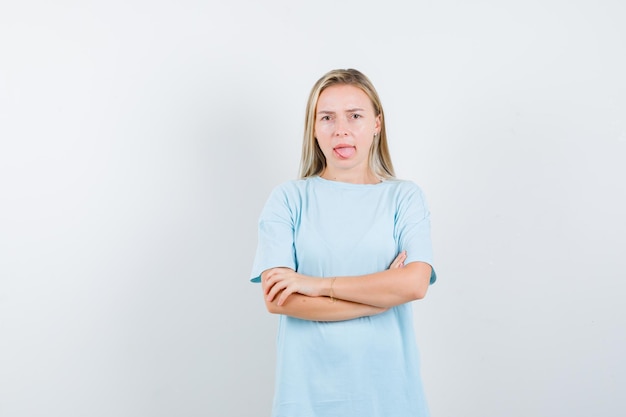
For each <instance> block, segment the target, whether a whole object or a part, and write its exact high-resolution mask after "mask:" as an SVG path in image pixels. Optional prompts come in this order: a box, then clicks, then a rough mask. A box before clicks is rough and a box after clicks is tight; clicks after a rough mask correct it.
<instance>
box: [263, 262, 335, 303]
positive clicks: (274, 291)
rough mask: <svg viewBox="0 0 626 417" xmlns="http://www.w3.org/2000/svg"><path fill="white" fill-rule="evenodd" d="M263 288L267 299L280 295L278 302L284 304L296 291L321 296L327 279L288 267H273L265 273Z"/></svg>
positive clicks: (271, 299)
mask: <svg viewBox="0 0 626 417" xmlns="http://www.w3.org/2000/svg"><path fill="white" fill-rule="evenodd" d="M264 275H265V277H263V289H264V292H265V298H266V300H267V301H269V302H272V301H273V300H274V298H276V296H278V299H277V302H276V304H277V305H279V306H282V305H283V304H284V303H285V300H287V298H288V297H289V296H290V295H291V294H294V293H298V294H302V295H307V296H309V297H319V296H321V295H322V289H323V285H324V284H325V283H326V280H324V279H320V278H314V277H309V276H306V275H302V274H299V273H297V272H295V271H294V270H292V269H288V268H272V269H270V270H269V271H267V273H266V274H264Z"/></svg>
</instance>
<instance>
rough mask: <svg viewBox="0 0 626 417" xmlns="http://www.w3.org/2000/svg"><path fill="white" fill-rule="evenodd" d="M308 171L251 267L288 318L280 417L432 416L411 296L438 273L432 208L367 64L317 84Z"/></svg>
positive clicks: (276, 197)
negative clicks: (402, 165) (395, 150)
mask: <svg viewBox="0 0 626 417" xmlns="http://www.w3.org/2000/svg"><path fill="white" fill-rule="evenodd" d="M300 177H301V178H300V179H299V180H295V181H290V182H286V183H284V184H282V185H280V186H278V187H277V188H275V189H274V191H273V192H272V193H271V195H270V197H269V199H268V201H267V203H266V205H265V207H264V209H263V211H262V213H261V216H260V219H259V241H258V248H257V253H256V258H255V261H254V266H253V270H252V277H253V278H252V281H254V282H261V283H262V288H263V296H264V298H265V303H266V305H267V309H268V311H269V312H271V313H275V314H279V315H280V324H279V329H278V340H277V344H278V355H277V369H276V386H275V396H274V404H273V416H274V417H326V416H338V417H370V416H371V417H374V416H376V417H416V416H420V417H421V416H427V415H428V409H427V406H426V402H425V399H424V394H423V390H422V384H421V379H420V367H419V358H418V351H417V345H416V342H415V335H414V331H413V320H412V310H411V304H410V302H411V301H413V300H418V299H421V298H423V297H424V296H425V295H426V291H427V289H428V286H429V284H432V283H434V282H435V279H436V275H435V272H434V270H433V268H432V267H431V265H432V248H431V242H430V220H429V211H428V208H427V206H426V202H425V199H424V196H423V194H422V191H421V190H420V188H419V187H418V186H417V185H415V184H414V183H412V182H409V181H403V180H398V179H396V178H394V171H393V166H392V163H391V159H390V156H389V151H388V147H387V136H386V132H385V119H384V113H383V109H382V106H381V103H380V99H379V98H378V94H377V92H376V90H375V89H374V87H373V85H372V83H371V82H370V81H369V79H368V78H367V77H365V76H364V75H363V74H362V73H360V72H359V71H356V70H353V69H349V70H334V71H330V72H329V73H327V74H326V75H324V76H323V77H322V78H321V79H320V80H319V81H318V82H317V83H316V84H315V85H314V86H313V89H312V91H311V94H310V96H309V101H308V105H307V110H306V121H305V132H304V142H303V146H302V160H301V172H300Z"/></svg>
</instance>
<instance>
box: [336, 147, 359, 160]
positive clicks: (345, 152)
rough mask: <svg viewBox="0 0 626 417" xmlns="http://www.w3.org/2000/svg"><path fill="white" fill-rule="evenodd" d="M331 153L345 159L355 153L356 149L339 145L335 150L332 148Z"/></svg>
mask: <svg viewBox="0 0 626 417" xmlns="http://www.w3.org/2000/svg"><path fill="white" fill-rule="evenodd" d="M333 151H335V154H337V155H338V156H339V157H340V158H342V159H347V158H350V157H351V156H352V155H354V154H355V153H356V147H355V146H350V145H339V146H337V147H336V148H333Z"/></svg>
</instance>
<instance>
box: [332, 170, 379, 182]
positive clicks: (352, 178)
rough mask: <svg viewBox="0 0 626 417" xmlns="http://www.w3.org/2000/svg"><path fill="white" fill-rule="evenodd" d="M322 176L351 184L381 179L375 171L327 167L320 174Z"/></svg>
mask: <svg viewBox="0 0 626 417" xmlns="http://www.w3.org/2000/svg"><path fill="white" fill-rule="evenodd" d="M320 177H322V178H324V179H325V180H330V181H339V182H347V183H351V184H378V183H379V182H381V179H380V178H379V177H377V176H376V175H375V174H374V173H373V172H371V171H370V170H367V171H365V172H354V171H344V172H342V171H339V172H337V171H331V170H329V169H328V167H326V169H324V171H322V173H321V174H320Z"/></svg>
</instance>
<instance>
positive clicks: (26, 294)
mask: <svg viewBox="0 0 626 417" xmlns="http://www.w3.org/2000/svg"><path fill="white" fill-rule="evenodd" d="M52 3H54V4H52ZM625 18H626V5H625V3H623V2H622V1H621V0H615V1H609V0H599V1H557V0H543V1H537V0H531V1H525V2H510V1H509V2H503V1H496V0H484V1H479V2H465V1H461V0H449V1H417V2H408V1H407V2H403V1H387V2H378V1H361V2H354V1H353V2H347V1H329V0H323V1H317V2H308V3H303V4H299V3H294V2H292V1H288V0H273V1H265V2H256V1H231V2H217V1H212V2H203V1H198V0H196V1H177V2H166V1H157V2H154V1H145V0H143V1H140V0H134V1H133V0H131V1H128V0H125V1H117V0H113V1H106V2H105V1H102V2H82V1H63V2H44V1H21V2H8V1H5V2H3V3H2V4H1V5H0V415H1V416H2V417H5V416H6V417H25V416H29V417H30V416H46V417H56V416H59V417H60V416H63V417H69V416H94V417H95V416H107V417H109V416H120V417H121V416H129V417H136V416H173V415H177V416H207V415H209V416H266V415H269V410H270V402H271V395H272V388H273V387H272V384H273V366H274V339H275V331H276V317H272V316H270V315H269V314H267V313H266V312H265V311H264V307H263V303H262V300H261V297H260V293H259V288H258V287H257V286H254V285H252V284H249V283H248V282H247V280H248V275H249V271H250V266H251V262H252V258H253V255H254V249H255V245H256V220H257V216H258V214H259V211H260V209H261V207H262V205H263V203H264V201H265V198H266V197H267V194H268V193H269V191H270V190H271V188H272V187H274V186H275V185H276V184H278V183H279V182H282V181H285V180H288V179H291V178H294V177H295V175H296V173H297V167H298V160H299V151H300V138H301V130H302V125H303V112H304V105H305V100H306V96H307V94H308V91H309V89H310V87H311V86H312V84H313V83H314V82H315V80H316V79H317V78H318V77H319V76H321V75H322V74H323V73H324V72H326V71H327V70H329V69H332V68H342V67H355V68H359V69H361V70H362V71H364V72H365V73H366V74H367V75H368V76H369V77H370V78H371V79H372V80H373V82H374V84H375V85H376V86H377V88H378V90H379V93H380V95H381V97H382V100H383V104H384V105H385V110H386V113H387V121H388V126H389V134H390V137H391V150H392V154H393V157H394V162H395V164H396V168H397V171H398V174H399V176H401V177H403V178H408V179H412V180H414V181H416V182H417V183H418V184H420V185H421V186H422V187H423V188H424V190H425V192H426V195H427V198H428V200H429V203H430V207H431V211H432V222H433V239H434V246H435V254H436V267H437V269H438V273H439V282H438V283H437V284H436V285H435V286H433V287H432V288H431V290H430V292H429V295H428V297H427V298H426V299H425V300H423V301H421V302H419V303H416V305H415V316H416V326H417V333H418V339H419V340H418V342H419V346H420V349H421V352H422V361H423V371H424V375H423V376H424V381H425V386H426V390H427V394H428V397H429V402H430V406H431V409H432V412H433V416H438V417H459V416H463V417H472V416H475V417H491V416H493V417H501V416H509V417H515V416H520V417H521V416H524V417H525V416H569V417H577V416H580V417H582V416H589V415H602V416H622V415H624V414H625V413H626V407H625V406H624V403H623V400H622V399H621V394H622V393H623V392H624V389H625V388H626V381H625V373H626V364H625V359H624V351H626V341H625V336H624V334H625V332H624V329H625V327H626V314H625V313H626V312H625V311H624V308H623V307H622V306H623V302H622V298H623V294H624V293H625V291H626V284H625V279H624V278H626V256H624V253H625V248H626V238H625V236H626V221H625V220H624V213H626V191H625V190H626V189H625V186H624V179H625V178H626V169H625V164H624V161H625V160H626V77H624V74H626V26H625V25H624V21H625Z"/></svg>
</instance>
